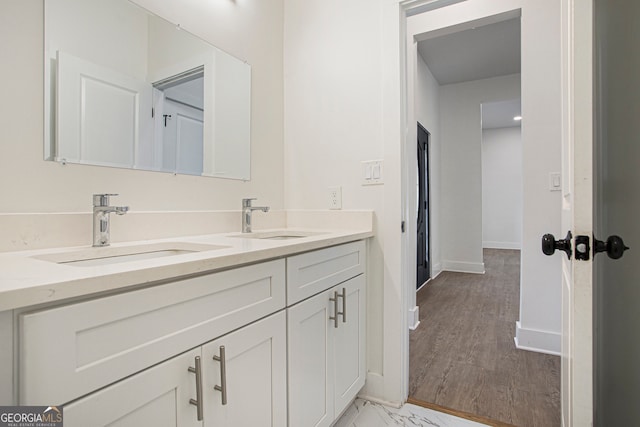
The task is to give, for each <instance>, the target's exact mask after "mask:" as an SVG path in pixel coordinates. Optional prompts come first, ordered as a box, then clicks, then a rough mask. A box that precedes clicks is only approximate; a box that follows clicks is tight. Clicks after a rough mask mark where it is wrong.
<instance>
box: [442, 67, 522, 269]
mask: <svg viewBox="0 0 640 427" xmlns="http://www.w3.org/2000/svg"><path fill="white" fill-rule="evenodd" d="M519 97H520V75H519V74H513V75H509V76H502V77H493V78H490V79H483V80H475V81H472V82H464V83H457V84H451V85H444V86H441V87H440V124H441V128H440V131H441V138H442V154H441V160H442V169H441V170H442V174H441V180H442V184H441V185H442V194H443V195H444V196H443V197H442V208H441V213H442V235H443V236H446V238H445V239H443V243H442V260H443V269H444V270H451V271H465V272H471V273H482V272H484V262H483V256H482V155H481V154H482V117H481V116H482V114H481V104H482V103H483V102H494V101H501V100H505V99H515V98H519Z"/></svg>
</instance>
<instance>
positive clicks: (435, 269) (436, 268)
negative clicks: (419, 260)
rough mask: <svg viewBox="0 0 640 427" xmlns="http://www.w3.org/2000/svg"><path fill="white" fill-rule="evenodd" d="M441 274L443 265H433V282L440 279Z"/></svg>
mask: <svg viewBox="0 0 640 427" xmlns="http://www.w3.org/2000/svg"><path fill="white" fill-rule="evenodd" d="M440 273H442V264H441V263H437V264H433V267H432V268H431V276H432V277H431V280H433V279H435V278H436V277H438V276H439V275H440Z"/></svg>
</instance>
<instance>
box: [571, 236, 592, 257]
mask: <svg viewBox="0 0 640 427" xmlns="http://www.w3.org/2000/svg"><path fill="white" fill-rule="evenodd" d="M590 241H591V239H590V238H589V236H584V235H578V236H576V245H575V247H576V249H575V257H576V260H577V261H589V257H590V254H591V245H590V243H589V242H590Z"/></svg>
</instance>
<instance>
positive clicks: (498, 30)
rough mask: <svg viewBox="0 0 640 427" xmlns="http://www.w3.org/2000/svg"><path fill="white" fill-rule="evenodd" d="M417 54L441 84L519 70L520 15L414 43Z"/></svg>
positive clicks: (506, 73)
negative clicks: (416, 45)
mask: <svg viewBox="0 0 640 427" xmlns="http://www.w3.org/2000/svg"><path fill="white" fill-rule="evenodd" d="M418 53H419V54H420V56H422V58H423V59H424V61H425V63H426V64H427V66H428V67H429V70H430V71H431V74H433V77H435V79H436V80H437V81H438V83H439V84H441V85H446V84H452V83H460V82H466V81H472V80H480V79H486V78H489V77H497V76H505V75H508V74H516V73H519V72H520V18H513V19H508V20H506V21H502V22H498V23H495V24H490V25H485V26H480V27H476V28H472V29H469V30H463V31H458V32H455V33H452V34H447V35H444V36H440V37H434V38H430V39H427V40H423V41H420V42H418Z"/></svg>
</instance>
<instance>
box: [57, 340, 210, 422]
mask: <svg viewBox="0 0 640 427" xmlns="http://www.w3.org/2000/svg"><path fill="white" fill-rule="evenodd" d="M196 356H200V348H198V349H195V350H192V351H190V352H187V353H184V354H181V355H180V356H176V357H174V358H173V359H170V360H168V361H167V362H164V363H161V364H160V365H157V366H154V367H153V368H149V369H147V370H146V371H142V372H140V373H139V374H136V375H133V376H131V377H129V378H127V379H125V380H122V381H120V382H118V383H115V384H114V385H112V386H109V387H107V388H104V389H102V390H100V391H96V392H94V393H92V394H90V395H89V396H87V397H84V398H82V399H79V400H77V401H75V402H73V403H71V404H68V405H65V406H64V410H63V417H64V418H63V419H64V425H65V426H66V427H76V426H77V427H86V426H103V425H109V426H118V427H128V426H130V427H138V426H154V427H155V426H158V427H160V426H162V427H189V426H202V422H200V421H198V420H197V411H196V407H195V406H194V405H192V404H190V403H189V402H190V399H196V379H195V375H194V374H193V373H191V372H189V368H190V367H195V358H196Z"/></svg>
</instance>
